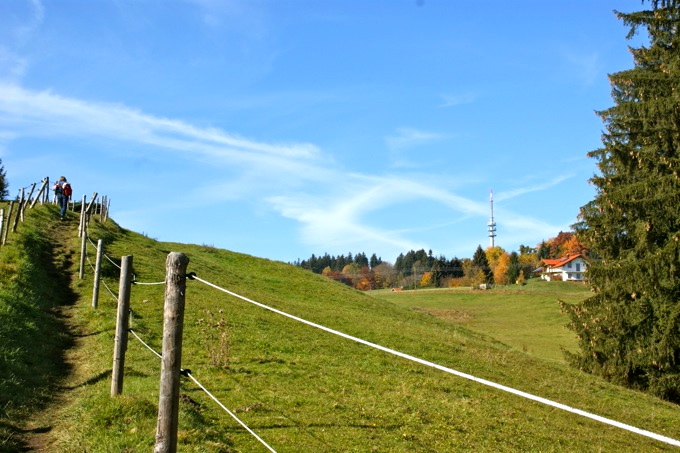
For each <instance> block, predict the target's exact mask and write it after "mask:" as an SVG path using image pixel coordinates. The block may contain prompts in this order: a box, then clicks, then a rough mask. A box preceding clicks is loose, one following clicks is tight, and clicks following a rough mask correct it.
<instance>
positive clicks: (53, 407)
mask: <svg viewBox="0 0 680 453" xmlns="http://www.w3.org/2000/svg"><path fill="white" fill-rule="evenodd" d="M77 231H78V217H77V215H74V214H73V213H69V214H68V215H67V217H66V219H64V220H59V219H56V221H55V222H54V223H53V224H52V225H51V227H50V238H51V243H52V249H51V257H50V259H51V263H50V270H49V272H51V273H52V272H53V273H55V274H54V277H55V278H57V279H58V280H60V285H59V287H60V288H64V291H63V293H62V294H54V306H53V308H52V309H51V310H50V313H51V316H53V317H54V318H55V320H57V324H58V325H60V327H61V328H62V329H63V330H62V332H61V334H62V336H63V337H66V338H67V340H66V341H62V342H61V343H60V344H63V349H62V350H61V351H60V355H59V356H58V357H55V358H54V360H55V361H56V362H57V363H58V366H59V367H60V368H61V369H62V371H63V373H62V374H61V375H60V376H59V377H58V380H57V381H56V382H55V383H54V385H53V386H52V388H51V389H49V392H50V394H49V398H48V402H47V405H46V406H45V407H42V408H36V413H35V414H34V415H33V417H32V419H31V420H29V421H28V423H27V424H26V426H25V427H24V428H23V429H21V430H20V431H21V432H22V434H23V437H24V444H25V447H24V450H23V451H43V452H50V451H56V450H54V449H53V448H52V447H51V445H52V444H53V442H54V439H55V436H56V434H57V433H56V432H55V431H56V430H57V424H58V421H59V419H60V415H59V414H60V413H62V412H63V411H64V410H66V408H67V406H68V404H69V401H70V400H71V399H72V398H73V395H72V393H73V390H75V389H77V388H78V387H79V386H80V385H81V383H82V382H84V381H85V380H86V379H87V378H86V377H84V376H85V371H84V370H83V368H84V365H83V364H85V363H87V361H86V360H84V357H82V352H81V351H82V343H83V341H84V339H85V338H86V334H84V333H83V332H82V327H81V326H79V325H77V323H76V322H75V320H74V319H75V318H74V316H73V311H74V307H75V306H76V303H79V301H78V298H77V295H76V293H75V292H73V291H72V289H71V288H72V284H73V280H74V279H76V278H77V276H76V275H75V272H77V267H78V266H77V263H76V264H75V265H74V263H75V261H76V260H77V259H79V257H78V251H77V250H76V249H75V247H74V245H73V244H74V241H75V238H76V236H77Z"/></svg>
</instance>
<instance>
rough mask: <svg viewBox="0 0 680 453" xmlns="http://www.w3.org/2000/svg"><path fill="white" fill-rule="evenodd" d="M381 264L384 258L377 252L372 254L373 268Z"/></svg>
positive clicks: (371, 262) (371, 263)
mask: <svg viewBox="0 0 680 453" xmlns="http://www.w3.org/2000/svg"><path fill="white" fill-rule="evenodd" d="M381 264H382V258H378V256H377V255H376V254H375V253H374V254H373V255H371V260H370V262H369V265H370V266H371V269H375V268H376V267H378V266H380V265H381Z"/></svg>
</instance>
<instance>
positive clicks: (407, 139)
mask: <svg viewBox="0 0 680 453" xmlns="http://www.w3.org/2000/svg"><path fill="white" fill-rule="evenodd" d="M442 138H444V136H443V135H442V134H438V133H436V132H427V131H421V130H418V129H411V128H401V129H397V134H396V135H392V136H389V137H386V138H385V142H386V143H387V146H388V148H390V149H391V150H402V149H406V148H413V147H415V146H421V145H425V144H427V143H430V142H433V141H436V140H441V139H442Z"/></svg>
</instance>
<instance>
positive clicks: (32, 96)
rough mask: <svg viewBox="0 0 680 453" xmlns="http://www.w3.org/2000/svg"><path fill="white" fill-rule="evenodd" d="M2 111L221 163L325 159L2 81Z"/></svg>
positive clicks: (302, 148)
mask: <svg viewBox="0 0 680 453" xmlns="http://www.w3.org/2000/svg"><path fill="white" fill-rule="evenodd" d="M0 115H2V117H1V118H2V121H3V123H4V124H5V125H6V126H9V125H11V128H12V130H14V131H20V132H21V133H23V134H27V135H55V136H56V135H66V136H81V137H82V136H84V135H85V136H87V135H89V136H98V137H105V138H107V139H111V140H116V141H128V142H135V143H140V144H146V145H151V146H154V147H157V148H160V149H162V150H166V151H167V150H172V151H182V152H190V153H194V154H198V155H202V156H203V157H205V158H210V159H214V160H216V161H217V162H218V163H240V164H249V163H260V164H263V163H264V162H265V160H266V161H267V162H272V163H273V164H275V165H284V166H289V165H290V166H294V167H296V168H297V167H298V166H299V165H304V164H305V163H307V164H309V163H311V162H315V161H319V160H320V159H322V158H323V156H322V155H321V153H320V150H319V149H318V147H316V146H314V145H311V144H307V143H289V144H270V143H263V142H257V141H253V140H249V139H246V138H243V137H239V136H237V135H233V134H229V133H227V132H224V131H222V130H220V129H217V128H198V127H195V126H193V125H191V124H188V123H185V122H182V121H178V120H172V119H167V118H159V117H154V116H151V115H146V114H143V113H140V112H138V111H136V110H133V109H130V108H128V107H125V106H121V105H113V104H103V103H92V102H85V101H81V100H77V99H71V98H65V97H62V96H59V95H55V94H53V93H51V92H49V91H42V92H35V91H29V90H26V89H23V88H21V87H19V86H17V85H12V84H4V83H0ZM0 127H2V125H1V124H0ZM0 132H2V131H0ZM298 169H299V168H298Z"/></svg>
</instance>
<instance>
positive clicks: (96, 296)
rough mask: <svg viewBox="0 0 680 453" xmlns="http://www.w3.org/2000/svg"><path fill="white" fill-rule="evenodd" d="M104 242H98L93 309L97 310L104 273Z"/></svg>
mask: <svg viewBox="0 0 680 453" xmlns="http://www.w3.org/2000/svg"><path fill="white" fill-rule="evenodd" d="M103 242H104V241H102V240H101V239H99V240H98V241H97V261H96V262H95V265H94V286H93V288H92V308H97V306H98V305H99V280H100V279H101V272H102V248H103Z"/></svg>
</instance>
